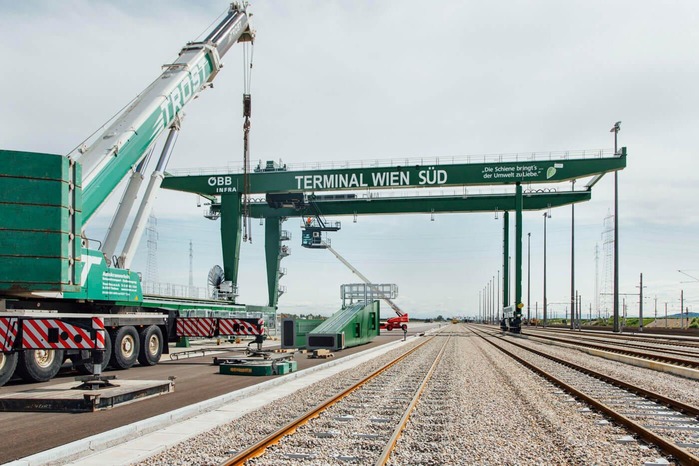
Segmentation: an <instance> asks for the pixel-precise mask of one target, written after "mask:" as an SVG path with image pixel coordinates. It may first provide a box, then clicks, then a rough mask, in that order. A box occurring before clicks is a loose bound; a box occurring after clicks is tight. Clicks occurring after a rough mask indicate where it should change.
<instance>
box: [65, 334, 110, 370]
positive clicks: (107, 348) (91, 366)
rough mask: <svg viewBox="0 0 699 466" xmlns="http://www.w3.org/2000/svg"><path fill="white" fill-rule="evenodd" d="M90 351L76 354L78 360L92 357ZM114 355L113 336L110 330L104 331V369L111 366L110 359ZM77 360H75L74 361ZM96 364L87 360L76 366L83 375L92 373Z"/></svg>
mask: <svg viewBox="0 0 699 466" xmlns="http://www.w3.org/2000/svg"><path fill="white" fill-rule="evenodd" d="M90 357H91V355H90V351H89V350H83V351H81V352H80V354H79V355H76V359H77V360H83V359H88V358H90ZM111 357H112V338H111V336H110V335H109V332H104V359H103V362H102V371H103V372H104V370H105V369H106V368H107V366H109V360H110V359H111ZM73 362H75V361H73ZM94 368H95V365H94V364H93V363H92V362H86V363H83V364H78V365H76V366H75V369H76V370H77V371H78V372H80V373H81V374H83V375H92V371H93V370H94Z"/></svg>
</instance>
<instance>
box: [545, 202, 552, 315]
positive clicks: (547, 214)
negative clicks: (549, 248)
mask: <svg viewBox="0 0 699 466" xmlns="http://www.w3.org/2000/svg"><path fill="white" fill-rule="evenodd" d="M550 215H551V214H550V213H549V212H544V327H546V325H547V323H548V309H547V308H546V219H547V218H549V217H550Z"/></svg>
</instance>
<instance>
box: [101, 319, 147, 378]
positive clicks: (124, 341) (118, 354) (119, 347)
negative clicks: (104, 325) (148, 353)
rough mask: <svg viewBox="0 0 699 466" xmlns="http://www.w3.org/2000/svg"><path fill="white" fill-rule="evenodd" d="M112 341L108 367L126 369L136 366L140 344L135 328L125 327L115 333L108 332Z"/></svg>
mask: <svg viewBox="0 0 699 466" xmlns="http://www.w3.org/2000/svg"><path fill="white" fill-rule="evenodd" d="M109 337H110V338H111V339H112V357H111V359H110V360H109V365H110V366H112V367H113V368H114V369H128V368H129V367H131V366H133V365H134V364H136V360H137V359H138V352H139V349H140V346H141V345H140V344H139V341H138V332H137V331H136V328H135V327H133V326H131V325H127V326H125V327H119V328H118V329H117V330H116V331H115V332H110V333H109Z"/></svg>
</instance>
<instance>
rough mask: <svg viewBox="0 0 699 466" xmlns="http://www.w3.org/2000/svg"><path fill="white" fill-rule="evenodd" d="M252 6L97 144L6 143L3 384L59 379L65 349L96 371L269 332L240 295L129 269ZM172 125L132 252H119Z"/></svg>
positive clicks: (150, 90)
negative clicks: (195, 116)
mask: <svg viewBox="0 0 699 466" xmlns="http://www.w3.org/2000/svg"><path fill="white" fill-rule="evenodd" d="M249 16H250V15H249V14H248V12H247V4H246V3H244V4H240V3H232V4H231V5H230V7H229V9H228V11H227V13H226V14H225V15H224V18H223V19H222V20H221V21H220V22H219V23H218V24H217V25H216V26H215V27H214V28H213V29H211V30H210V31H209V33H208V35H207V36H206V38H205V39H204V40H202V41H198V42H189V43H187V44H186V45H185V46H184V47H183V48H182V49H181V51H180V53H179V56H178V58H177V59H176V60H175V62H174V63H171V64H167V65H164V66H163V71H162V73H161V74H160V75H159V76H158V77H157V78H156V79H155V80H154V81H153V82H152V83H151V84H150V85H149V86H148V87H147V88H146V89H145V90H144V91H143V92H142V93H141V94H139V95H138V97H137V98H136V99H134V101H133V102H131V103H130V104H129V106H128V107H127V108H126V110H124V111H123V112H122V113H121V114H120V115H118V116H117V117H116V118H115V119H114V120H113V122H112V123H111V125H110V126H109V127H107V129H106V130H105V131H103V132H102V133H101V134H99V135H98V136H97V137H96V138H94V139H91V144H90V145H85V144H83V145H81V146H80V147H79V148H78V149H77V150H75V151H74V152H73V153H71V154H68V155H67V156H64V155H55V154H44V153H30V152H20V151H10V150H0V159H1V160H2V162H3V163H2V165H1V166H0V386H1V385H3V384H5V383H6V382H7V381H8V380H10V378H11V377H13V375H19V376H20V377H22V378H23V379H25V380H26V381H30V382H32V381H34V382H37V381H46V380H49V379H51V378H52V377H53V376H55V375H56V373H57V372H58V370H59V369H60V367H61V365H62V364H63V362H64V361H65V360H67V359H70V360H71V361H72V362H73V365H74V366H75V367H76V368H77V369H78V370H80V371H82V372H83V373H88V374H89V373H93V374H95V375H97V376H99V374H100V373H101V368H102V367H103V366H106V365H107V364H109V365H111V366H112V367H114V368H118V369H126V368H129V367H131V366H132V365H133V364H135V363H136V361H138V362H139V363H140V364H141V365H154V364H157V362H158V361H159V359H160V356H161V354H162V353H163V352H165V353H167V352H168V347H167V342H168V341H177V340H178V338H180V337H189V336H201V337H213V336H219V335H253V336H255V339H256V342H258V344H259V343H261V341H262V340H263V339H264V336H265V335H264V320H263V319H261V318H247V316H246V317H244V318H237V317H236V314H234V313H235V312H236V311H243V312H244V311H245V310H246V308H245V307H244V306H242V305H236V304H235V302H234V300H232V299H228V300H224V301H215V300H188V299H176V298H162V297H155V296H144V295H143V292H142V288H141V282H140V278H139V275H138V274H137V273H136V272H134V271H132V270H130V268H129V267H130V264H131V260H132V259H133V256H134V252H135V247H136V246H137V245H138V242H139V239H140V236H141V233H142V232H143V228H144V223H145V220H146V219H147V217H148V214H149V212H150V206H151V205H152V201H153V199H154V195H155V191H156V190H157V189H158V187H159V184H160V181H161V180H162V178H163V173H164V170H165V167H166V165H167V162H168V159H169V157H170V154H171V152H172V148H173V145H174V140H175V136H176V134H177V132H178V131H179V128H180V122H181V117H182V115H183V114H182V110H183V109H184V107H185V106H187V104H188V103H189V102H190V101H192V100H193V99H194V98H196V97H197V96H198V95H199V94H200V93H201V92H202V91H203V90H205V89H206V88H208V87H211V84H212V81H213V80H214V78H215V77H216V75H217V74H218V72H219V71H220V69H221V66H222V64H221V58H222V57H223V56H224V55H225V54H226V52H227V51H228V50H229V49H230V48H231V47H232V46H233V45H234V44H235V43H237V42H252V40H253V32H252V30H251V28H250V24H249ZM165 130H168V132H169V134H168V137H167V140H166V142H165V143H164V145H163V149H162V154H161V156H160V159H159V161H158V163H157V167H156V169H155V171H154V172H153V175H152V177H151V181H150V184H149V186H148V188H147V189H146V193H145V194H144V197H143V200H142V203H141V206H140V208H139V210H138V213H137V215H136V220H135V222H134V225H133V227H132V229H131V232H130V234H129V236H128V239H127V241H126V246H125V248H124V252H123V253H122V254H121V255H120V256H119V257H118V258H116V257H113V254H114V252H115V249H116V245H117V244H118V241H119V239H120V238H121V236H122V232H123V230H124V225H125V223H126V219H127V217H128V215H129V212H130V211H131V208H132V206H133V204H134V200H135V197H136V194H137V193H138V191H139V185H140V180H141V179H142V178H143V173H144V170H145V168H146V165H147V163H148V159H149V158H150V155H151V153H152V152H153V148H154V146H155V144H156V142H157V140H158V139H159V137H160V136H161V135H162V133H164V132H165ZM129 174H131V177H130V182H129V185H128V187H127V189H126V191H125V194H124V196H123V197H122V201H121V203H120V206H119V209H118V210H117V212H116V215H115V216H114V220H113V221H112V224H111V226H110V228H109V233H108V235H107V238H106V240H105V242H104V243H103V244H102V245H101V248H100V249H94V248H93V247H92V244H91V240H89V239H88V236H87V234H86V233H85V230H84V227H85V226H86V224H87V222H88V221H89V220H90V219H91V218H92V217H93V216H94V215H95V213H96V212H97V211H98V209H100V207H102V206H103V204H104V203H105V201H106V200H107V198H108V197H109V196H110V195H111V194H112V193H113V192H114V190H115V189H116V188H117V186H118V185H119V183H120V182H121V181H122V179H124V178H126V177H127V176H128V175H129ZM222 282H224V283H225V280H222ZM228 297H229V298H230V296H228ZM193 311H194V312H193ZM192 314H196V315H197V317H191V315H192ZM201 315H204V317H199V316H201Z"/></svg>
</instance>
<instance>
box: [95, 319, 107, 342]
mask: <svg viewBox="0 0 699 466" xmlns="http://www.w3.org/2000/svg"><path fill="white" fill-rule="evenodd" d="M92 328H93V329H94V330H97V331H96V332H95V349H104V335H105V333H107V332H106V330H105V329H104V319H103V318H101V317H93V318H92Z"/></svg>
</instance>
